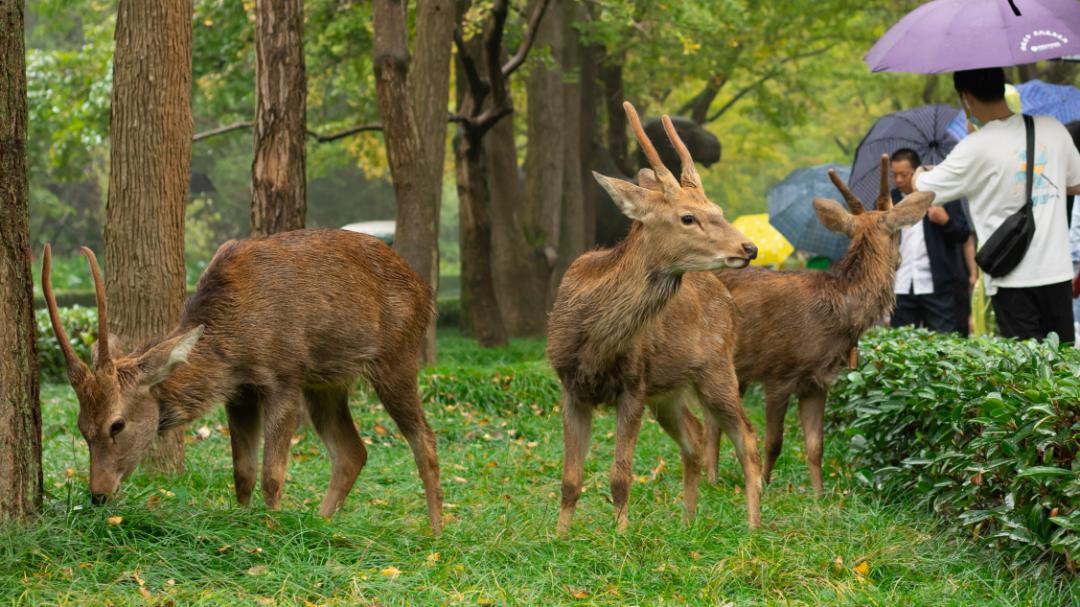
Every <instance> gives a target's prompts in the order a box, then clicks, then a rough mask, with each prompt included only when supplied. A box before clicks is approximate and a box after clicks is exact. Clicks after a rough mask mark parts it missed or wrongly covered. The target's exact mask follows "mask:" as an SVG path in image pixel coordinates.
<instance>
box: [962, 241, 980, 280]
mask: <svg viewBox="0 0 1080 607" xmlns="http://www.w3.org/2000/svg"><path fill="white" fill-rule="evenodd" d="M964 265H966V266H967V270H968V290H969V291H971V290H974V289H975V284H976V283H978V282H979V268H978V266H976V265H975V235H974V234H968V239H967V241H966V242H964Z"/></svg>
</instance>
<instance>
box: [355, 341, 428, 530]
mask: <svg viewBox="0 0 1080 607" xmlns="http://www.w3.org/2000/svg"><path fill="white" fill-rule="evenodd" d="M412 356H413V355H412V354H410V355H409V358H410V362H407V363H402V362H400V361H394V363H393V364H386V365H383V366H382V367H381V368H380V369H379V370H377V371H376V373H375V375H374V376H373V377H372V378H371V379H372V382H371V383H372V385H373V386H374V388H375V392H376V394H378V395H379V400H381V401H382V404H383V407H385V408H386V412H387V413H389V414H390V417H391V418H393V420H394V423H396V424H397V427H398V429H399V430H401V433H402V434H403V435H404V436H405V440H406V441H408V443H409V448H410V449H412V452H413V460H414V461H415V462H416V469H417V471H418V472H419V473H420V481H421V482H422V483H423V485H424V496H425V497H426V499H427V510H428V520H429V521H430V523H431V530H432V531H433V532H434V533H435V534H436V535H438V534H439V533H441V532H442V523H443V521H442V503H443V491H442V485H440V484H439V456H438V454H437V452H436V451H435V433H434V432H432V430H431V426H429V425H428V423H427V418H426V417H425V416H424V409H423V407H421V406H420V393H419V392H418V391H417V387H416V372H417V368H416V367H417V363H416V361H415V359H413V358H412Z"/></svg>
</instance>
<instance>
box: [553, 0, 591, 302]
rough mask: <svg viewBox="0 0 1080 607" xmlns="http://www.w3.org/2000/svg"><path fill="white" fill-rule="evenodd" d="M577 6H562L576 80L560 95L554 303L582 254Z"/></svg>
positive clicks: (566, 60) (568, 69)
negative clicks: (559, 191)
mask: <svg viewBox="0 0 1080 607" xmlns="http://www.w3.org/2000/svg"><path fill="white" fill-rule="evenodd" d="M577 8H578V7H577V6H576V5H574V4H571V3H569V2H566V3H563V10H564V11H565V14H564V15H563V21H562V23H560V24H559V25H560V27H562V28H563V48H562V53H561V56H560V58H559V60H560V62H561V64H562V68H563V71H564V72H565V73H567V74H573V75H574V76H575V78H573V79H570V80H568V81H564V82H562V83H561V88H562V91H561V92H562V96H563V116H562V121H563V124H564V125H566V126H565V127H564V129H565V131H566V135H565V137H564V138H563V142H562V149H563V153H562V158H561V161H562V163H563V170H562V196H561V197H560V200H559V202H560V207H559V213H558V220H559V222H560V226H559V231H558V237H559V238H558V242H557V244H558V248H559V256H558V263H557V264H556V265H555V268H554V270H553V272H552V275H551V287H550V293H551V296H550V301H551V303H552V304H554V301H555V297H554V295H555V292H556V290H557V289H558V286H559V282H560V281H561V280H562V277H563V274H565V273H566V270H567V268H569V267H570V264H571V263H573V261H574V260H575V259H577V257H578V255H581V254H582V253H584V252H585V241H586V236H585V203H584V200H583V198H584V195H585V194H584V188H583V181H582V158H581V156H582V144H583V142H584V140H585V136H584V134H583V133H582V126H583V125H582V120H581V118H582V82H581V73H582V69H581V65H582V57H583V54H582V49H581V39H580V36H579V35H578V33H577V30H575V29H574V27H573V22H574V17H575V10H577ZM590 181H592V179H590Z"/></svg>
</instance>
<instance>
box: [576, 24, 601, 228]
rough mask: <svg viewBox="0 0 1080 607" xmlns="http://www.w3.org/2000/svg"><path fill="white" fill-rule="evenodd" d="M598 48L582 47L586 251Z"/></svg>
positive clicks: (595, 144) (591, 224)
mask: <svg viewBox="0 0 1080 607" xmlns="http://www.w3.org/2000/svg"><path fill="white" fill-rule="evenodd" d="M601 51H602V49H601V47H599V46H597V45H591V44H586V45H583V46H582V47H581V123H580V124H581V127H580V129H579V136H580V137H581V190H582V199H581V220H582V224H583V227H584V229H585V246H584V248H585V250H588V249H591V248H592V247H593V246H595V245H596V199H597V196H595V195H594V194H595V192H594V190H595V189H596V188H599V187H600V184H598V183H596V180H595V179H593V176H592V160H593V157H594V155H595V154H596V152H597V150H598V149H599V147H600V141H599V133H598V132H597V114H596V100H597V97H598V96H599V89H600V85H599V83H598V76H599V67H600V56H601Z"/></svg>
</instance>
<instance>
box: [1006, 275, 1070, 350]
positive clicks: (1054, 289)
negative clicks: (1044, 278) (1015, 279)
mask: <svg viewBox="0 0 1080 607" xmlns="http://www.w3.org/2000/svg"><path fill="white" fill-rule="evenodd" d="M991 300H992V301H993V304H994V315H995V316H997V326H998V330H999V331H1000V332H1001V334H1002V335H1004V336H1005V337H1015V338H1017V339H1028V338H1032V337H1034V338H1035V339H1042V338H1044V337H1046V336H1047V335H1048V334H1049V333H1050V332H1051V331H1053V332H1054V333H1057V334H1058V337H1059V338H1060V339H1061V342H1062V343H1072V342H1073V340H1074V339H1075V338H1076V336H1075V334H1074V333H1075V331H1074V328H1073V313H1072V281H1069V280H1066V281H1065V282H1059V283H1056V284H1052V285H1042V286H1039V287H1018V288H1014V289H998V292H997V295H994V296H993V297H992V298H991Z"/></svg>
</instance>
